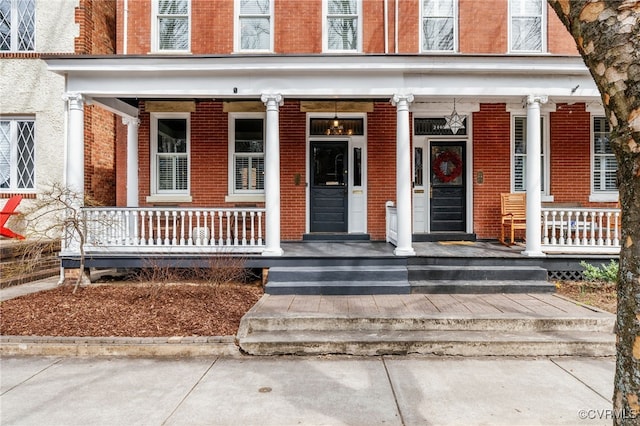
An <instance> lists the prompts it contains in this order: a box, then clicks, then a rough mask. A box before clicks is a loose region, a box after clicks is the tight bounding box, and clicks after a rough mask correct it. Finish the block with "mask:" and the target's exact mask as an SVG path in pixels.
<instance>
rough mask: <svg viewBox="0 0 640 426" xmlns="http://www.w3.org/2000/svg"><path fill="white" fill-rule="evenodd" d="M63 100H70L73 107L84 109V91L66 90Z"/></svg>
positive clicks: (70, 105) (70, 106)
mask: <svg viewBox="0 0 640 426" xmlns="http://www.w3.org/2000/svg"><path fill="white" fill-rule="evenodd" d="M62 100H63V101H65V102H68V103H69V108H71V109H82V108H83V107H84V101H85V98H84V96H83V95H82V93H78V92H65V93H63V94H62Z"/></svg>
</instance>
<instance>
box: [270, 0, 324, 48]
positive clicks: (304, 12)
mask: <svg viewBox="0 0 640 426" xmlns="http://www.w3.org/2000/svg"><path fill="white" fill-rule="evenodd" d="M274 14H275V21H274V28H275V34H274V49H275V51H276V52H278V53H283V54H287V53H321V52H322V0H305V1H300V2H296V3H295V7H291V4H290V3H289V2H288V1H283V0H276V2H275V4H274ZM301 35H304V37H301Z"/></svg>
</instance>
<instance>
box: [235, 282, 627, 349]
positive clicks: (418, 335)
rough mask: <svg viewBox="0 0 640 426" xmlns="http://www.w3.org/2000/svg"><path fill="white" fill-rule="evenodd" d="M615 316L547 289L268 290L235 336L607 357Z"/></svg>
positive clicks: (246, 343)
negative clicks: (526, 291)
mask: <svg viewBox="0 0 640 426" xmlns="http://www.w3.org/2000/svg"><path fill="white" fill-rule="evenodd" d="M614 322H615V316H614V315H613V314H609V313H606V312H602V311H599V310H597V309H590V308H586V307H584V306H582V305H578V304H576V303H573V302H571V301H568V300H566V299H564V298H562V297H559V296H555V295H552V294H536V295H528V294H512V295H444V294H433V295H419V294H411V295H394V296H389V295H373V296H295V295H288V296H273V295H265V296H263V298H262V299H261V300H260V301H259V302H258V304H256V305H255V306H254V307H253V308H252V309H251V310H250V311H249V312H248V313H247V315H245V316H244V317H243V318H242V321H241V323H240V329H239V331H238V343H239V346H240V348H241V349H242V350H243V351H244V352H246V353H248V354H251V355H283V354H297V355H322V354H348V355H387V354H398V355H406V354H428V355H450V356H564V355H571V356H611V355H614V354H615V335H614V334H613V327H614Z"/></svg>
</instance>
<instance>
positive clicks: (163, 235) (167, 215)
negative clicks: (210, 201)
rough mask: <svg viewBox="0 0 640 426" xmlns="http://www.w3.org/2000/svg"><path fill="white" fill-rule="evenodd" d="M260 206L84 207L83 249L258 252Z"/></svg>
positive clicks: (261, 235)
mask: <svg viewBox="0 0 640 426" xmlns="http://www.w3.org/2000/svg"><path fill="white" fill-rule="evenodd" d="M264 212H265V210H264V209H262V208H250V209H245V208H175V207H171V208H161V207H154V208H146V207H140V208H132V207H124V208H120V207H106V208H104V207H101V208H83V209H82V213H83V215H84V224H85V225H86V232H85V236H86V241H85V246H84V248H85V251H86V252H87V253H101V252H137V253H138V252H144V253H180V252H183V253H212V252H225V253H228V252H230V253H260V252H262V251H263V250H264V247H265V242H264V227H263V223H264Z"/></svg>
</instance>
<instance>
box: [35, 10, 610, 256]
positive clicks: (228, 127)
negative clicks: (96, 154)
mask: <svg viewBox="0 0 640 426" xmlns="http://www.w3.org/2000/svg"><path fill="white" fill-rule="evenodd" d="M94 3H96V2H94ZM98 3H99V2H98ZM115 4H116V5H115V8H116V14H115V24H114V25H115V29H116V32H115V40H117V43H116V54H115V55H104V54H103V53H109V52H105V51H102V52H99V51H86V52H84V53H86V54H85V55H79V56H77V55H74V56H63V55H62V56H61V55H57V56H49V57H48V58H47V59H46V62H47V65H48V67H49V70H51V71H53V72H54V73H57V74H60V75H64V76H66V90H67V92H68V93H67V96H68V99H69V105H68V117H67V119H68V123H69V133H68V139H67V151H68V152H69V153H70V155H71V157H72V158H70V159H69V162H68V164H69V165H70V167H68V168H67V179H68V181H69V182H72V183H74V184H75V185H77V186H78V187H84V188H87V179H92V178H93V176H94V175H93V174H92V173H90V172H89V171H88V170H87V167H86V165H85V169H84V171H82V170H79V169H77V168H76V169H74V167H75V166H73V164H77V163H78V162H80V163H81V164H82V163H83V162H84V161H85V160H86V158H85V159H84V160H83V159H82V158H80V157H79V153H80V152H83V150H82V149H81V148H82V147H83V146H84V147H85V148H86V147H87V146H90V145H92V143H91V140H90V137H89V136H88V135H87V126H88V125H90V126H93V125H94V121H93V119H92V118H93V114H94V113H93V112H91V116H90V115H89V111H88V110H87V108H88V107H87V106H86V103H90V104H91V105H92V107H91V111H94V109H97V110H100V111H101V113H102V112H104V113H105V114H106V113H109V114H111V113H114V114H116V115H118V116H120V117H122V120H120V118H118V119H117V120H116V122H115V123H114V126H115V128H116V130H117V138H116V142H114V144H113V146H114V147H115V164H116V169H117V173H116V175H117V176H116V181H117V188H116V189H115V190H114V191H113V192H112V194H113V196H114V197H116V205H117V206H119V208H115V207H114V208H113V209H111V210H110V212H111V213H108V214H111V215H112V216H110V217H112V218H114V219H112V220H113V221H115V222H114V223H113V224H111V225H114V224H115V225H117V226H110V227H109V228H110V230H109V231H108V232H107V231H104V232H103V233H102V234H101V235H102V237H100V241H101V247H102V248H104V247H105V245H106V246H109V247H110V250H116V251H120V252H127V251H128V250H129V251H131V250H134V249H135V250H139V249H140V246H144V247H145V249H146V250H150V251H161V252H166V251H167V250H171V252H179V253H182V252H185V253H186V252H198V253H201V252H202V251H203V250H205V251H207V252H209V251H216V250H218V251H219V250H235V251H248V252H261V253H263V254H264V255H272V256H278V255H281V254H282V249H281V241H283V240H292V241H300V240H314V239H338V240H348V239H370V240H384V239H385V238H387V239H388V240H391V241H392V242H393V243H394V244H395V245H396V249H395V253H396V254H397V255H401V256H403V255H409V256H410V255H412V254H413V253H414V250H413V248H412V244H413V242H414V241H424V240H437V239H474V238H481V239H496V238H498V236H499V235H500V220H499V216H500V194H501V193H517V192H524V193H526V197H527V229H526V235H527V239H526V240H527V242H526V245H527V246H526V250H525V253H527V254H529V255H533V256H536V255H542V253H543V252H551V251H553V250H559V249H562V250H566V247H562V248H559V245H560V244H564V245H566V241H567V240H569V245H573V246H580V245H582V241H583V239H584V241H585V242H586V240H590V239H593V238H594V235H595V234H597V232H601V234H600V239H602V240H603V243H602V244H599V247H597V248H596V249H595V250H600V251H602V250H605V251H606V250H607V249H611V248H612V247H606V248H603V246H607V245H608V246H615V245H616V242H612V241H613V240H614V239H612V238H611V236H608V234H607V232H610V228H611V227H609V226H605V225H604V222H603V220H612V219H611V217H612V216H611V214H612V210H610V209H611V208H612V207H615V205H616V202H617V192H616V182H615V175H616V163H615V158H614V157H613V154H612V153H611V150H610V148H609V146H608V138H607V134H608V125H607V122H606V120H605V119H604V110H603V108H602V104H601V101H600V96H599V93H598V91H597V89H596V87H595V84H594V83H593V81H592V79H591V76H590V74H589V72H588V70H587V69H586V67H585V66H584V63H583V62H582V59H581V58H580V57H579V55H578V54H577V52H576V49H575V45H574V42H573V40H572V38H571V37H570V36H569V34H568V33H567V32H566V31H565V29H564V28H563V27H562V25H561V23H560V22H559V21H558V19H557V18H556V17H555V14H554V13H553V11H551V9H550V8H548V6H547V4H546V2H545V1H543V0H486V1H482V2H478V1H474V0H422V1H418V0H348V1H336V0H305V1H293V0H216V1H209V0H157V1H156V0H117V1H116V3H115ZM106 32H107V31H105V33H106ZM94 43H95V41H94ZM538 122H539V125H538V124H536V125H532V124H531V123H538ZM108 149H110V148H105V151H106V150H108ZM531 152H540V156H539V157H538V155H536V156H535V157H533V156H531V155H529V154H528V153H531ZM85 155H86V154H85ZM531 176H536V178H535V179H531V178H530V177H531ZM538 177H539V178H538ZM389 202H390V203H389ZM554 209H555V210H558V209H562V210H567V212H564V211H563V212H562V214H561V215H560V216H557V218H556V215H557V214H558V213H557V212H555V210H554ZM607 209H609V210H607ZM587 210H589V211H587ZM569 211H570V212H571V213H570V214H569V216H566V213H568V212H569ZM93 213H94V214H97V215H100V214H106V213H104V212H102V213H101V212H100V211H97V210H96V211H95V212H93ZM603 218H604V219H603ZM556 220H557V222H556ZM596 222H597V223H596ZM561 223H562V224H564V223H566V224H567V228H565V229H564V231H563V230H562V226H558V225H559V224H561ZM616 226H617V224H616ZM572 227H573V228H572ZM605 227H606V229H607V230H606V231H604V232H605V234H606V235H604V237H603V235H602V232H603V231H602V230H603V229H604V228H605ZM558 228H559V229H560V233H563V232H564V234H563V235H558V236H556V235H555V234H554V233H555V232H556V230H557V229H558ZM574 228H577V229H574ZM587 228H588V231H589V236H587ZM114 229H115V230H114ZM598 230H600V231H598ZM579 231H584V233H583V234H578V232H579ZM105 232H106V233H107V234H109V235H108V236H106V234H105ZM550 233H551V234H553V235H551V234H550ZM572 233H574V234H572ZM583 237H584V238H583ZM604 240H607V241H608V243H607V242H604ZM574 248H575V247H574ZM613 249H615V247H613ZM96 250H99V249H98V248H96ZM577 250H594V248H593V247H590V248H585V247H578V248H577Z"/></svg>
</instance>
